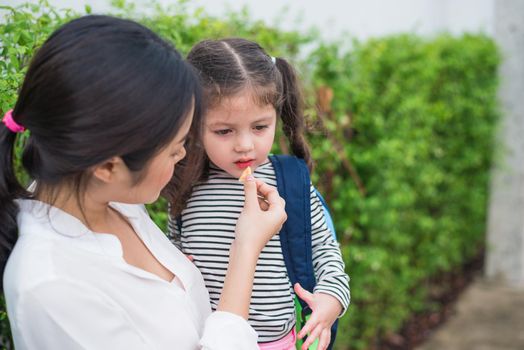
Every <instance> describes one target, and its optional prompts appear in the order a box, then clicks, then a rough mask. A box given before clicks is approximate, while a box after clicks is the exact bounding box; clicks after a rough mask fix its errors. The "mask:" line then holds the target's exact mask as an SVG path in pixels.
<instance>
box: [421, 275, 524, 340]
mask: <svg viewBox="0 0 524 350" xmlns="http://www.w3.org/2000/svg"><path fill="white" fill-rule="evenodd" d="M416 350H524V289H515V288H509V287H505V286H502V285H501V284H498V283H495V282H493V281H486V280H483V279H477V280H476V281H474V282H473V283H472V284H471V286H469V287H468V288H467V289H466V291H464V293H463V294H462V295H461V296H460V297H459V300H458V301H457V304H456V305H455V314H454V315H453V316H451V317H450V318H449V319H448V320H447V322H445V323H444V324H443V325H442V326H441V327H440V328H438V329H437V330H435V331H434V333H433V334H432V335H431V336H430V338H429V340H428V341H426V342H425V343H424V344H422V345H421V346H419V347H417V348H416Z"/></svg>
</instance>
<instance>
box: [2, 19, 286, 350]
mask: <svg viewBox="0 0 524 350" xmlns="http://www.w3.org/2000/svg"><path fill="white" fill-rule="evenodd" d="M200 95H201V94H200V89H199V85H198V79H197V77H196V75H195V74H194V72H193V69H192V68H191V67H190V66H189V65H188V64H187V63H186V62H184V61H183V60H182V59H181V57H180V55H179V54H178V52H176V51H175V50H174V49H173V48H172V47H171V46H170V45H169V44H167V43H166V42H164V41H163V40H161V39H160V38H159V37H158V36H156V35H155V34H153V33H152V32H151V31H149V30H148V29H146V28H145V27H143V26H141V25H139V24H137V23H135V22H132V21H128V20H123V19H116V18H112V17H106V16H87V17H83V18H80V19H76V20H73V21H71V22H70V23H68V24H65V25H64V26H63V27H61V28H60V29H58V30H57V31H56V32H55V33H54V34H52V35H51V37H50V38H49V39H48V40H47V41H46V42H45V44H44V45H43V46H42V47H41V48H40V50H39V51H38V53H37V54H36V56H35V57H34V59H33V61H32V63H31V65H30V66H29V69H28V71H27V75H26V77H25V80H24V83H23V85H22V88H21V90H20V94H19V98H18V101H17V103H16V105H15V106H14V110H12V111H9V112H7V113H6V114H5V116H4V118H3V123H2V124H1V125H0V157H1V164H2V165H1V167H0V222H1V223H2V225H0V243H1V245H0V247H1V256H0V257H1V261H2V264H1V269H2V270H4V264H5V261H6V259H7V258H8V257H9V261H8V262H7V266H6V267H5V273H4V274H3V277H4V278H3V288H4V292H5V298H6V302H7V311H8V314H9V320H10V323H11V330H12V332H13V338H14V342H15V345H16V349H17V350H24V349H117V350H118V349H144V350H146V349H147V350H150V349H174V348H176V349H196V348H203V349H256V348H257V337H256V333H255V332H254V331H253V330H252V328H251V327H250V326H249V325H248V323H247V322H246V321H245V318H247V315H248V306H249V298H250V295H251V289H252V282H253V275H254V271H255V266H256V261H257V258H258V255H259V253H260V251H261V250H262V248H263V247H264V245H265V244H266V243H267V241H268V240H269V239H270V237H271V236H272V235H273V234H275V233H276V232H277V231H278V229H279V227H281V225H282V223H283V222H284V220H285V212H284V203H283V201H282V199H281V198H280V197H279V196H278V194H277V192H276V191H275V190H274V189H272V188H271V187H270V186H268V185H266V184H263V183H262V182H256V181H255V180H254V178H253V177H251V178H249V179H248V181H246V183H245V188H244V191H245V196H246V202H245V205H244V209H243V210H242V214H241V215H240V219H239V221H238V224H237V226H236V229H235V238H234V240H233V241H232V249H231V258H230V263H229V266H228V269H227V273H226V276H225V284H224V288H223V293H222V295H221V296H220V301H219V303H218V307H216V310H218V312H214V313H211V307H210V303H209V296H208V292H207V290H206V288H205V285H204V281H203V279H202V276H201V275H200V274H199V272H198V270H197V269H196V268H195V267H194V265H193V264H192V263H190V262H189V260H187V259H186V258H185V256H184V255H183V254H182V253H181V252H179V251H178V250H177V249H176V248H175V247H173V245H172V244H171V243H170V242H169V240H168V239H167V238H166V236H165V235H164V234H163V233H162V232H161V231H160V230H159V229H158V227H157V226H156V225H155V224H154V223H153V222H152V220H151V219H150V218H149V216H148V215H147V213H146V211H145V210H144V207H143V203H151V202H153V201H155V200H156V199H157V198H158V195H159V193H160V191H161V190H162V188H163V187H164V186H165V185H166V183H167V182H168V181H169V180H170V179H171V178H172V175H173V171H174V169H175V168H176V167H177V163H178V162H179V161H180V160H182V159H183V158H184V157H185V156H186V148H185V147H186V146H185V143H189V144H191V143H192V141H195V135H199V130H198V129H199V125H200V113H199V109H200V107H199V103H200V99H201V96H200ZM192 121H193V125H195V126H196V127H195V128H194V129H193V130H192V131H190V125H191V122H192ZM24 130H27V132H28V133H29V135H28V139H27V141H26V144H25V147H24V150H23V156H22V164H23V166H24V167H25V169H26V170H27V172H28V174H29V175H30V176H31V177H32V178H33V179H34V184H35V186H34V189H33V191H32V192H28V191H26V190H25V189H24V187H22V186H21V185H20V184H19V183H18V181H17V179H16V176H15V174H14V167H13V158H14V157H15V155H14V154H13V148H14V144H15V141H16V138H17V135H18V134H20V133H22V132H24ZM191 153H192V152H189V155H188V157H191ZM187 169H189V168H187ZM179 173H180V169H178V168H177V170H176V175H178V174H179ZM181 175H183V174H181ZM257 192H258V195H257ZM258 196H262V197H263V199H264V200H263V201H262V202H263V203H264V209H265V210H262V209H261V207H260V206H259V204H258V203H259V202H258V198H257V197H258ZM252 222H260V223H261V224H260V225H257V227H252V225H251V223H252ZM17 238H18V240H17ZM15 242H16V244H15ZM13 245H14V249H12V248H13ZM11 250H12V252H11ZM10 252H11V253H10Z"/></svg>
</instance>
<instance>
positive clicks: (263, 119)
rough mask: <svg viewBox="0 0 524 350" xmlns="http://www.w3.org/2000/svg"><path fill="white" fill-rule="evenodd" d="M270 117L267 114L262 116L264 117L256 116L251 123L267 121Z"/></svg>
mask: <svg viewBox="0 0 524 350" xmlns="http://www.w3.org/2000/svg"><path fill="white" fill-rule="evenodd" d="M271 119H273V117H272V116H269V115H268V116H264V117H260V118H258V119H257V120H255V121H254V122H253V123H260V122H267V121H269V120H271Z"/></svg>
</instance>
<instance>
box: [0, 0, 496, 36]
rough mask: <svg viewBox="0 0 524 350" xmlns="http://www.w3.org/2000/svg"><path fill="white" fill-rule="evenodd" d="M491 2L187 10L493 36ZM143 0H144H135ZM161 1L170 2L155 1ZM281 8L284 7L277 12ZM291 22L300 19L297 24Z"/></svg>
mask: <svg viewBox="0 0 524 350" xmlns="http://www.w3.org/2000/svg"><path fill="white" fill-rule="evenodd" d="M495 1H496V0H364V1H363V0H284V1H282V0H192V1H190V3H189V7H190V8H196V7H199V6H201V7H204V8H205V10H206V12H208V13H210V14H213V15H220V14H222V13H223V12H224V11H225V10H226V9H227V8H231V9H233V10H238V9H240V8H241V7H242V6H243V5H246V6H248V8H249V9H250V13H251V14H252V16H253V17H254V18H257V19H263V20H264V21H266V22H268V23H274V22H275V21H276V20H277V19H278V18H279V17H282V14H283V13H285V14H286V15H285V16H284V19H285V21H282V22H281V23H280V25H281V27H282V28H285V29H296V28H298V29H301V30H305V29H306V28H310V27H311V26H316V27H318V28H319V29H320V32H321V35H322V36H323V37H324V38H325V39H335V38H339V37H340V36H341V35H344V34H348V35H351V36H354V37H356V38H359V39H365V38H368V37H370V36H381V35H385V34H391V33H397V32H406V31H413V32H416V33H419V34H422V35H431V34H434V33H437V32H440V31H450V32H452V33H460V32H462V31H474V32H478V31H482V32H485V33H488V34H490V35H491V34H493V28H494V25H493V13H494V2H495ZM23 2H25V1H23V0H1V3H2V4H7V5H16V4H20V3H23ZM49 2H50V3H51V4H53V5H56V6H59V7H67V8H74V9H77V10H82V9H83V8H84V5H85V4H90V5H91V6H92V8H93V10H94V11H95V12H99V13H100V12H105V11H107V10H108V9H109V8H110V7H109V5H108V3H109V0H77V1H67V0H50V1H49ZM138 2H139V3H145V4H147V0H138ZM158 2H160V3H162V4H169V3H173V0H158ZM284 8H287V11H283V9H284ZM297 20H298V21H300V23H298V24H297Z"/></svg>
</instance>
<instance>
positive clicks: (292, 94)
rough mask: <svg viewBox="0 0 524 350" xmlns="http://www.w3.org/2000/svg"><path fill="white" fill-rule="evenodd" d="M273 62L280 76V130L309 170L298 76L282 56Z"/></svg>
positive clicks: (309, 157)
mask: <svg viewBox="0 0 524 350" xmlns="http://www.w3.org/2000/svg"><path fill="white" fill-rule="evenodd" d="M275 64H276V66H277V68H278V70H279V72H280V75H281V76H282V99H283V101H282V106H281V109H280V118H281V119H282V130H283V132H284V134H285V135H286V137H287V138H288V140H289V143H290V148H291V152H292V153H293V154H294V155H295V156H297V157H299V158H302V159H304V161H305V162H306V164H307V166H308V168H309V170H312V168H313V160H312V158H311V151H310V149H309V145H308V144H307V141H306V138H305V135H304V132H305V127H306V123H305V119H304V100H303V97H302V92H301V89H300V86H299V82H298V78H297V75H296V73H295V70H294V69H293V67H292V66H291V65H290V64H289V63H288V62H287V61H286V60H285V59H283V58H280V57H277V58H276V60H275Z"/></svg>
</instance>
